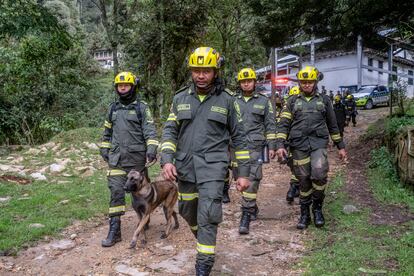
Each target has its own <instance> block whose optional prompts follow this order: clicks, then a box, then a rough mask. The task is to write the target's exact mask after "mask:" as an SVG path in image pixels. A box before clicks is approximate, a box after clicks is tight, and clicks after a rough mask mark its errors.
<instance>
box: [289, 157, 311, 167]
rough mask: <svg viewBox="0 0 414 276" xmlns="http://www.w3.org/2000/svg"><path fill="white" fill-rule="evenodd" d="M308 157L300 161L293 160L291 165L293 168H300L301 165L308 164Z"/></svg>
mask: <svg viewBox="0 0 414 276" xmlns="http://www.w3.org/2000/svg"><path fill="white" fill-rule="evenodd" d="M310 161H311V160H310V156H308V157H306V158H304V159H300V160H295V159H293V165H295V166H302V165H306V164H308V163H310Z"/></svg>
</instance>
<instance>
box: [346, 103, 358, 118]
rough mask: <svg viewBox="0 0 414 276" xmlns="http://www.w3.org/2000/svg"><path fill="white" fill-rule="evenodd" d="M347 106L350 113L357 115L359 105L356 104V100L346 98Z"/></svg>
mask: <svg viewBox="0 0 414 276" xmlns="http://www.w3.org/2000/svg"><path fill="white" fill-rule="evenodd" d="M345 106H346V110H347V113H348V115H356V113H357V106H356V102H355V101H354V100H346V101H345Z"/></svg>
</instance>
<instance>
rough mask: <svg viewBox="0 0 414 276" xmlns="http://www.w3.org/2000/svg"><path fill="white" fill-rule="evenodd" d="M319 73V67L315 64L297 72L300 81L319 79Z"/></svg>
mask: <svg viewBox="0 0 414 276" xmlns="http://www.w3.org/2000/svg"><path fill="white" fill-rule="evenodd" d="M319 75H320V73H319V71H318V69H316V68H315V67H313V66H306V67H305V68H303V69H302V70H300V71H299V72H298V73H297V74H296V76H297V77H298V80H299V81H318V80H319Z"/></svg>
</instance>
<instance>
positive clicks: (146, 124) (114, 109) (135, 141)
mask: <svg viewBox="0 0 414 276" xmlns="http://www.w3.org/2000/svg"><path fill="white" fill-rule="evenodd" d="M104 128H105V129H104V133H103V138H102V143H101V145H100V148H101V155H102V156H103V157H104V159H106V161H107V162H108V165H109V170H108V173H107V177H108V186H109V189H110V191H111V200H110V207H109V216H110V217H113V216H119V215H123V214H124V213H125V191H124V184H125V182H126V180H127V178H126V176H127V174H128V172H129V171H130V170H131V169H136V170H143V169H144V167H145V162H146V154H147V153H151V154H156V153H157V147H158V141H157V133H156V130H155V125H154V120H153V117H152V115H151V111H150V109H149V107H148V105H147V104H146V103H145V102H144V101H140V100H135V101H134V102H132V103H130V104H128V105H123V104H121V103H120V102H119V101H117V102H114V103H112V104H111V106H110V108H109V111H108V115H107V119H106V120H105V124H104Z"/></svg>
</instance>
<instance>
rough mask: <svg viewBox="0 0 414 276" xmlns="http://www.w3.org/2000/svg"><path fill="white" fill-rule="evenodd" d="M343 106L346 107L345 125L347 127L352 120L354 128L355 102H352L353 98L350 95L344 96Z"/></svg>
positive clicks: (356, 112)
mask: <svg viewBox="0 0 414 276" xmlns="http://www.w3.org/2000/svg"><path fill="white" fill-rule="evenodd" d="M345 106H346V112H347V117H346V123H345V125H346V126H348V125H349V122H350V121H351V120H352V126H354V127H355V126H356V115H357V114H358V111H357V106H356V102H355V100H354V96H352V95H351V94H349V95H348V96H346V101H345Z"/></svg>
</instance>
